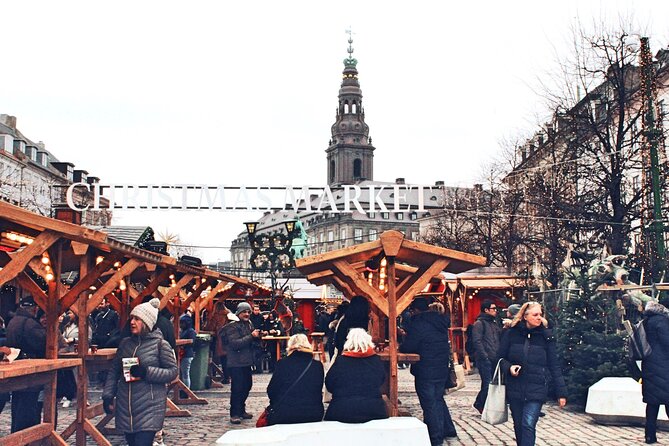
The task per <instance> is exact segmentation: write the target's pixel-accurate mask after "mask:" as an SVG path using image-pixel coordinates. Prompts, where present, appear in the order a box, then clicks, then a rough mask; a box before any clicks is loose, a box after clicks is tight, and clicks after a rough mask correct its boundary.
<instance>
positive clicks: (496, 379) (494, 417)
mask: <svg viewBox="0 0 669 446" xmlns="http://www.w3.org/2000/svg"><path fill="white" fill-rule="evenodd" d="M500 362H502V360H501V359H500V360H499V361H497V367H495V373H494V374H493V375H492V380H490V384H488V398H487V399H486V400H485V406H483V413H482V414H481V420H483V421H485V422H486V423H488V424H492V425H493V426H495V425H497V424H502V423H505V422H506V421H507V420H508V419H509V407H508V405H507V404H506V386H505V385H504V384H502V374H501V373H500V370H499V364H500Z"/></svg>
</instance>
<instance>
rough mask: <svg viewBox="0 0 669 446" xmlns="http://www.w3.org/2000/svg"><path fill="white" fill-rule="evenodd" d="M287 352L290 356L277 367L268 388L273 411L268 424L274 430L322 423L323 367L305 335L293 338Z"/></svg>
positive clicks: (289, 341) (289, 342) (297, 335)
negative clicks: (299, 424)
mask: <svg viewBox="0 0 669 446" xmlns="http://www.w3.org/2000/svg"><path fill="white" fill-rule="evenodd" d="M287 352H288V356H287V357H286V358H284V359H282V360H281V361H279V362H278V363H277V364H276V368H275V369H274V374H273V375H272V379H271V380H270V382H269V385H268V386H267V396H269V402H270V407H271V408H272V410H271V412H270V414H269V416H268V418H267V423H268V425H269V426H271V425H273V424H295V423H310V422H314V421H321V420H322V419H323V375H324V374H323V364H321V362H320V361H315V360H314V359H313V355H314V352H313V350H312V348H311V344H310V343H309V339H307V337H306V336H305V335H304V334H296V335H293V336H291V337H290V339H289V340H288V348H287ZM307 366H308V367H309V368H307ZM305 371H306V372H305ZM303 372H304V375H302V373H303ZM298 379H299V381H298Z"/></svg>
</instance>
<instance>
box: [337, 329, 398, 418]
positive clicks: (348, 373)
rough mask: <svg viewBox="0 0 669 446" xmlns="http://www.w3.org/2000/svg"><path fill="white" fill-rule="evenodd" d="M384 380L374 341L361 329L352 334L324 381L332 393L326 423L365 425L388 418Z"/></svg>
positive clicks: (383, 371) (349, 335) (349, 334)
mask: <svg viewBox="0 0 669 446" xmlns="http://www.w3.org/2000/svg"><path fill="white" fill-rule="evenodd" d="M385 379H386V372H385V369H384V367H383V363H382V362H381V359H380V358H379V357H378V356H377V355H376V353H375V352H374V344H373V343H372V337H371V336H370V335H369V334H367V332H366V331H365V330H363V329H362V328H352V329H351V330H349V332H348V337H347V339H346V343H345V344H344V349H343V352H342V353H341V355H338V356H337V360H336V361H335V362H334V364H332V367H330V370H329V371H328V374H327V376H326V377H325V387H327V389H328V391H330V392H331V393H332V401H330V405H329V406H328V410H327V412H326V413H325V421H341V422H342V423H365V422H367V421H370V420H380V419H383V418H388V413H387V411H386V404H385V403H384V402H383V398H382V397H381V386H382V385H383V382H384V381H385Z"/></svg>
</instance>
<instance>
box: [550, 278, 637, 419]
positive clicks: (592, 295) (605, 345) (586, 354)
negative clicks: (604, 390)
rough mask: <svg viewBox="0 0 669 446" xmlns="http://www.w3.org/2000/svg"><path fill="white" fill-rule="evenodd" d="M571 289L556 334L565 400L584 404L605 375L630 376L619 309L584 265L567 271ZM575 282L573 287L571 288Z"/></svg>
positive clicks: (561, 309) (559, 318)
mask: <svg viewBox="0 0 669 446" xmlns="http://www.w3.org/2000/svg"><path fill="white" fill-rule="evenodd" d="M568 274H569V275H570V276H571V279H572V282H571V283H572V288H571V290H570V291H568V292H567V293H566V295H565V296H564V299H563V300H562V302H561V303H560V306H559V307H560V311H559V316H558V321H557V322H558V323H557V326H556V329H555V334H556V336H557V341H558V355H559V358H560V359H561V361H562V372H563V374H564V378H565V380H566V382H567V388H568V391H569V396H568V401H569V403H570V404H575V405H577V406H580V407H581V408H584V407H585V403H586V400H587V396H588V388H589V387H590V386H592V385H593V384H595V383H596V382H597V381H599V380H600V379H602V378H604V377H607V376H629V371H628V368H627V354H626V351H625V346H624V344H625V342H624V341H625V335H624V334H620V333H619V332H618V327H619V325H620V313H619V308H618V307H617V306H616V302H615V299H614V298H613V297H612V296H611V294H610V293H602V292H598V291H597V287H598V286H599V285H600V284H601V283H599V282H596V281H594V280H593V279H592V278H591V277H589V276H588V274H587V271H586V270H585V268H583V269H582V270H581V271H580V272H577V273H568ZM574 284H575V287H574Z"/></svg>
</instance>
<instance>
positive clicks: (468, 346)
mask: <svg viewBox="0 0 669 446" xmlns="http://www.w3.org/2000/svg"><path fill="white" fill-rule="evenodd" d="M473 328H474V324H469V325H467V331H466V332H465V333H466V334H467V340H466V341H465V351H466V352H467V354H468V355H469V356H470V357H472V356H474V340H473V339H472V338H473V336H472V335H473V332H474V330H473Z"/></svg>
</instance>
